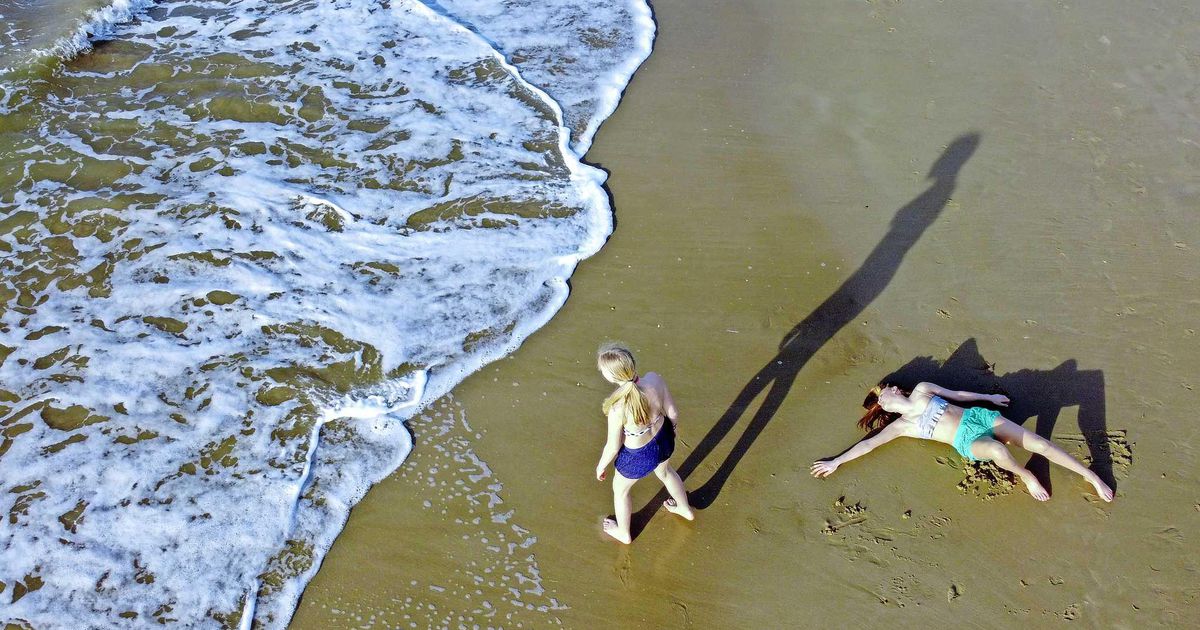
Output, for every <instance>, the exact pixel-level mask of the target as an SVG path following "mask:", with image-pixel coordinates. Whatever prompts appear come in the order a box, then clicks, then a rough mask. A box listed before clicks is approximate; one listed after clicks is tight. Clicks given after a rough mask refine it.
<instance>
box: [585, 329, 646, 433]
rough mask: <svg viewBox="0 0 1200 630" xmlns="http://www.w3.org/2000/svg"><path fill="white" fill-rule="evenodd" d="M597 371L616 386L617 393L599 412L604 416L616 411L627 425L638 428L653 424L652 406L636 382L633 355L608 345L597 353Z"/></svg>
mask: <svg viewBox="0 0 1200 630" xmlns="http://www.w3.org/2000/svg"><path fill="white" fill-rule="evenodd" d="M596 367H598V368H600V373H601V374H603V375H604V378H606V379H608V380H609V381H611V382H613V383H617V389H616V391H614V392H613V393H612V394H611V395H610V396H609V397H608V398H605V399H604V404H602V405H600V409H601V410H602V411H603V412H604V413H605V414H608V413H609V412H610V410H613V409H615V410H616V411H617V413H618V414H619V415H620V417H621V422H622V423H624V424H628V423H629V422H630V421H631V420H632V421H633V424H635V425H637V426H646V425H647V424H650V402H649V401H648V400H646V396H645V395H644V394H642V390H641V389H639V388H638V386H637V383H635V382H634V380H635V379H636V378H637V363H636V362H635V361H634V360H633V353H632V352H630V351H629V349H628V348H626V347H624V346H622V345H620V344H617V343H606V344H604V345H602V346H600V349H599V350H598V351H597V352H596Z"/></svg>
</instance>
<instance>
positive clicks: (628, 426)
mask: <svg viewBox="0 0 1200 630" xmlns="http://www.w3.org/2000/svg"><path fill="white" fill-rule="evenodd" d="M596 365H597V367H599V368H600V373H601V374H603V375H604V378H605V379H606V380H607V381H608V382H610V383H612V384H614V385H616V386H617V389H616V391H614V392H613V393H612V395H610V396H609V397H608V398H606V399H604V404H603V405H602V406H601V409H602V410H603V411H604V413H605V415H607V416H608V441H607V442H606V443H605V445H604V451H603V452H601V453H600V462H599V463H597V464H596V479H598V480H600V481H604V477H605V475H606V472H607V469H608V465H609V464H611V463H613V460H616V474H615V475H614V476H613V505H614V508H615V511H616V518H615V519H612V518H606V519H604V523H603V527H604V531H605V533H607V534H608V535H610V536H612V537H613V538H616V539H617V540H619V541H621V542H623V543H625V544H627V545H628V544H629V543H630V542H632V540H633V539H632V537H631V534H630V531H629V520H630V514H631V512H632V511H633V503H632V500H631V499H630V498H629V492H630V490H632V489H633V484H635V483H637V480H638V479H641V478H642V477H645V476H646V475H648V474H650V473H651V472H653V473H654V475H655V476H656V477H658V479H659V480H660V481H662V482H663V485H664V486H666V488H667V492H668V493H670V495H671V498H669V499H667V500H666V501H664V502H663V507H665V508H666V509H667V510H668V511H670V512H673V513H675V514H678V515H679V516H682V517H683V518H686V519H687V520H689V521H690V520H692V519H693V518H695V513H694V512H692V507H691V506H690V505H689V504H688V498H687V490H686V489H684V487H683V480H682V479H680V478H679V473H677V472H675V469H674V468H671V464H670V462H669V461H668V460H670V458H671V453H673V452H674V451H675V429H676V425H677V424H678V422H679V414H678V410H677V409H676V408H675V400H674V399H672V398H671V392H670V390H668V389H667V382H666V381H664V380H663V378H662V377H661V376H659V375H658V374H655V373H654V372H647V373H645V374H643V375H641V376H638V373H637V364H636V363H634V360H633V354H632V353H631V352H630V351H629V350H628V349H626V348H624V347H622V346H620V345H617V344H612V343H609V344H605V345H603V346H600V350H599V352H598V353H597V357H596Z"/></svg>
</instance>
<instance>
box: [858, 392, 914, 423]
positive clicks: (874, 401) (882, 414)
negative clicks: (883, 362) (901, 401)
mask: <svg viewBox="0 0 1200 630" xmlns="http://www.w3.org/2000/svg"><path fill="white" fill-rule="evenodd" d="M889 387H891V384H890V383H880V384H878V385H876V386H875V387H872V388H871V389H870V391H868V392H867V397H866V398H864V399H863V409H866V410H867V413H865V414H863V417H862V418H860V419H859V421H858V428H860V429H862V430H863V431H866V432H867V433H870V432H871V431H874V430H876V429H882V428H883V427H886V426H887V425H889V424H891V423H892V422H895V420H896V418H899V417H900V414H898V413H893V412H890V411H884V410H883V407H880V406H879V394H880V393H881V392H882V391H883V390H885V389H887V388H889ZM900 392H901V393H902V394H904V395H905V396H908V395H909V394H910V392H908V391H906V390H903V389H901V390H900Z"/></svg>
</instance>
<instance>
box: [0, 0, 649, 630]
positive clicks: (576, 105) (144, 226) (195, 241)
mask: <svg viewBox="0 0 1200 630" xmlns="http://www.w3.org/2000/svg"><path fill="white" fill-rule="evenodd" d="M63 6H64V7H66V9H63V10H58V9H56V8H52V7H47V6H46V5H41V6H34V5H31V4H29V3H20V2H16V3H8V4H5V5H3V6H0V15H4V16H5V19H6V21H7V24H8V25H9V28H8V30H7V32H6V34H5V35H4V36H3V37H4V38H5V39H4V40H2V43H3V44H4V46H3V48H4V51H5V52H4V57H3V59H2V60H3V64H0V65H2V66H3V67H5V68H7V69H6V70H5V71H4V76H3V82H2V84H0V255H2V257H0V380H2V382H3V389H2V390H0V398H2V403H3V404H2V406H0V414H2V415H0V418H2V419H0V435H3V442H0V479H3V480H4V486H5V489H7V490H8V491H9V492H10V493H11V494H12V495H13V496H14V501H15V503H14V505H13V507H12V509H11V510H10V513H9V518H8V519H7V520H6V521H4V522H3V524H2V525H0V528H2V529H0V536H2V538H0V567H3V568H2V569H0V584H2V585H3V586H0V592H3V591H8V592H11V593H13V595H12V604H11V605H10V606H8V607H7V609H6V610H5V615H6V616H7V617H9V618H12V619H18V620H24V621H26V622H29V623H32V624H34V625H37V626H41V625H63V624H68V622H79V621H80V620H85V621H86V623H89V624H94V625H98V626H105V625H113V624H117V623H123V622H124V621H125V620H128V619H135V620H139V621H140V622H146V621H147V620H156V621H159V622H163V623H176V622H178V623H186V624H190V625H197V624H199V625H205V624H209V625H223V626H236V625H239V624H241V625H248V623H249V622H250V620H251V619H254V620H256V621H258V622H261V623H264V624H267V625H270V626H280V625H283V624H284V623H286V621H287V619H288V618H289V617H290V615H291V612H292V610H293V609H294V607H295V602H296V599H297V598H298V597H299V594H300V592H301V590H302V588H303V585H304V583H305V582H306V581H307V580H308V578H309V577H310V576H311V575H312V573H313V572H314V571H315V569H316V566H317V565H318V564H319V561H320V558H321V556H322V554H323V553H324V550H325V549H327V548H328V546H329V544H330V543H331V541H332V539H333V537H334V536H335V535H336V533H337V531H338V530H339V529H340V528H341V525H342V524H343V523H344V520H345V518H346V514H347V512H348V509H349V507H350V505H352V504H353V503H354V502H355V501H356V500H357V499H358V498H359V497H361V495H362V493H363V492H364V491H365V490H366V488H367V487H369V486H370V484H372V483H374V482H375V481H377V480H378V479H380V478H382V477H383V476H384V475H386V474H387V473H389V472H390V471H391V470H393V469H394V468H395V467H396V466H398V465H399V464H400V463H401V462H402V461H403V459H404V457H405V456H406V455H407V453H408V451H409V449H410V448H411V441H410V438H409V434H408V432H407V430H406V429H405V427H404V426H403V424H402V422H403V420H404V419H406V418H408V417H409V416H410V415H411V414H412V413H413V412H414V410H416V409H418V408H420V407H421V406H422V405H424V404H426V403H428V402H429V401H432V400H434V399H435V398H437V397H438V396H440V395H442V394H444V393H445V392H447V391H448V390H449V389H450V388H451V387H453V386H454V384H456V383H457V382H459V381H460V380H461V379H462V378H463V377H464V376H465V375H466V374H468V373H470V372H472V371H473V370H475V369H477V368H478V367H479V366H480V365H482V364H484V363H486V362H487V361H490V360H492V359H494V358H497V357H499V356H503V355H504V354H506V353H508V352H510V351H511V350H512V349H513V348H514V347H516V345H517V344H519V343H520V342H521V340H523V339H524V338H525V337H526V336H527V335H528V334H529V333H530V332H532V331H533V330H535V329H536V328H537V327H539V326H540V325H541V324H543V323H544V322H545V321H546V320H547V319H548V318H549V317H550V316H551V315H552V314H553V313H554V312H555V311H556V310H557V309H558V308H559V306H561V304H562V302H563V300H564V299H565V297H566V292H567V289H566V278H567V277H568V276H569V275H570V273H571V272H572V270H573V268H574V266H575V264H576V263H577V262H578V261H579V260H580V259H581V258H582V257H585V256H587V255H590V254H591V253H593V252H595V251H596V250H597V249H598V248H599V247H600V246H601V245H602V244H603V242H604V239H605V238H606V236H607V235H608V233H609V232H610V230H611V210H610V208H609V207H608V202H607V197H606V195H605V193H604V191H603V189H602V187H601V185H602V183H603V180H604V174H603V173H602V172H601V171H599V170H598V169H595V168H592V167H589V166H587V165H584V164H582V163H580V161H579V155H581V153H582V151H585V150H586V148H587V146H588V145H589V144H590V141H591V137H592V134H593V133H594V132H595V130H596V128H597V126H598V125H599V124H600V122H602V120H603V119H604V118H605V117H607V116H608V115H609V114H610V113H611V112H612V111H613V109H614V108H615V106H616V102H617V99H618V97H619V95H620V91H621V89H622V88H623V86H624V85H625V84H626V83H627V82H628V80H629V77H630V75H631V74H632V72H633V71H634V69H636V67H637V65H638V64H640V62H641V61H642V60H643V59H644V58H645V57H646V55H647V54H648V53H649V43H650V38H651V36H652V33H653V24H652V22H651V21H650V19H649V13H648V9H647V8H646V7H645V5H644V4H642V3H640V2H629V3H621V4H619V5H617V6H608V5H605V6H593V5H590V4H588V3H586V2H570V1H565V2H558V3H553V4H551V5H545V4H544V3H533V2H510V3H506V4H505V5H504V6H503V7H494V6H493V5H492V4H491V3H483V2H441V3H436V2H431V3H425V4H423V3H420V2H387V1H379V2H365V1H364V2H359V1H343V2H316V1H305V0H301V1H292V2H266V1H254V0H248V1H242V2H236V1H214V2H160V3H153V4H152V5H148V6H147V7H142V5H141V4H139V3H125V2H119V3H117V4H114V5H111V6H108V7H107V8H105V9H103V10H101V11H99V12H93V10H94V9H95V5H93V4H87V3H70V4H64V5H63ZM47 16H52V17H47ZM530 25H533V26H532V27H531V26H530ZM88 33H91V34H92V37H90V38H89V37H87V34H88Z"/></svg>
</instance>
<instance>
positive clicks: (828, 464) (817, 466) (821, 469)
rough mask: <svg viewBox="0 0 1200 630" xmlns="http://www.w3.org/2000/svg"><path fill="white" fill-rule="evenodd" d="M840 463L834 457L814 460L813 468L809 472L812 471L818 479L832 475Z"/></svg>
mask: <svg viewBox="0 0 1200 630" xmlns="http://www.w3.org/2000/svg"><path fill="white" fill-rule="evenodd" d="M840 465H841V464H838V463H837V462H835V461H833V460H832V459H823V460H818V461H815V462H813V465H812V468H811V469H810V470H809V472H811V473H812V476H814V477H816V478H818V479H823V478H825V477H828V476H829V475H832V474H833V471H835V470H837V469H838V466H840Z"/></svg>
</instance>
